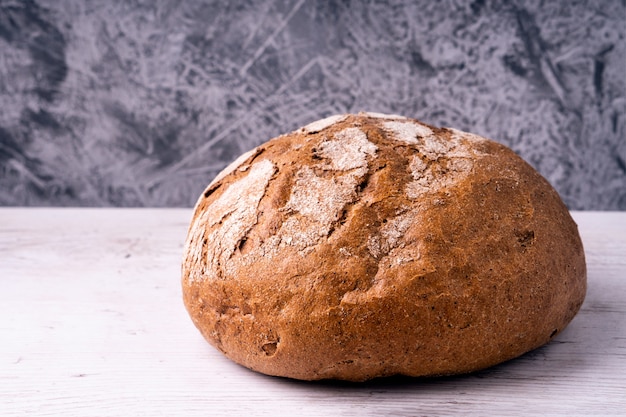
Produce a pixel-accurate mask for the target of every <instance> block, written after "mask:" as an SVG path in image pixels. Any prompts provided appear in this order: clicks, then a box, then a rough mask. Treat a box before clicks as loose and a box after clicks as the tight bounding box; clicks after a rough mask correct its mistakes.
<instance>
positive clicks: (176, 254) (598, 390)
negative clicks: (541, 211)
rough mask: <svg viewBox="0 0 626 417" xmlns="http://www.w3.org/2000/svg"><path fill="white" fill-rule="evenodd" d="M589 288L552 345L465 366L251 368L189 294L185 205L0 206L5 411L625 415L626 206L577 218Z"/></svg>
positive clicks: (0, 408)
mask: <svg viewBox="0 0 626 417" xmlns="http://www.w3.org/2000/svg"><path fill="white" fill-rule="evenodd" d="M573 215H574V218H575V219H576V221H577V222H578V224H579V227H580V231H581V235H582V238H583V241H584V244H585V249H586V253H587V264H588V276H589V290H588V293H587V299H586V301H585V304H584V305H583V307H582V310H581V312H580V313H579V315H578V316H577V317H576V318H575V319H574V320H573V322H572V323H571V324H570V326H569V327H568V328H567V329H566V330H565V331H564V332H563V333H561V334H560V335H559V336H558V337H557V338H556V339H555V340H554V341H553V342H552V343H550V344H549V345H547V346H545V347H543V348H540V349H538V350H536V351H534V352H531V353H529V354H527V355H525V356H523V357H521V358H518V359H516V360H513V361H510V362H508V363H505V364H502V365H500V366H497V367H494V368H492V369H488V370H486V371H483V372H479V373H476V374H472V375H467V376H459V377H451V378H441V379H406V378H405V379H398V378H396V379H387V380H378V381H374V382H369V383H365V384H346V383H338V382H317V383H306V382H298V381H292V380H287V379H282V378H273V377H268V376H264V375H260V374H257V373H254V372H251V371H248V370H246V369H244V368H242V367H240V366H238V365H236V364H234V363H232V362H230V361H229V360H227V359H226V358H224V357H223V356H222V355H221V354H220V353H219V352H218V351H216V350H214V349H213V348H212V347H211V346H209V345H208V344H207V343H206V342H205V341H204V339H202V337H201V336H200V333H199V332H198V331H196V329H195V328H194V326H193V324H192V323H191V320H190V319H189V318H188V316H187V313H186V311H185V309H184V307H183V304H182V301H181V289H180V283H179V280H180V273H179V268H180V259H181V253H182V244H183V240H184V237H185V234H186V231H187V225H188V222H189V220H190V216H191V211H190V210H186V209H44V208H37V209H36V208H29V209H24V208H0V416H43V415H57V416H72V415H79V416H159V415H165V416H177V415H180V416H196V415H197V416H200V415H202V416H238V415H241V416H272V417H278V416H292V415H298V416H383V415H386V416H404V415H480V416H482V415H499V416H504V415H530V416H539V415H564V416H573V415H626V212H623V213H615V212H613V213H609V212H607V213H600V212H575V213H573Z"/></svg>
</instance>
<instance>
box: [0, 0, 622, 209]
mask: <svg viewBox="0 0 626 417" xmlns="http://www.w3.org/2000/svg"><path fill="white" fill-rule="evenodd" d="M625 22H626V3H625V2H624V1H621V0H613V1H609V0H604V1H586V2H585V1H566V0H563V1H513V2H511V1H490V0H475V1H473V2H471V1H461V0H457V1H452V0H451V1H427V0H423V1H409V0H407V1H386V2H385V1H380V2H372V1H304V0H295V1H291V0H282V1H272V2H270V1H255V0H248V1H222V2H217V1H212V2H209V1H179V0H158V1H151V0H131V1H121V0H120V1H94V0H92V1H86V0H28V1H19V0H12V1H10V0H0V205H59V206H67V205H80V206H191V205H192V204H193V203H194V202H195V200H196V198H197V196H198V195H199V194H200V193H201V191H202V189H203V188H204V187H205V185H207V184H208V183H209V181H210V180H211V179H212V177H213V176H214V175H215V174H216V173H217V172H218V171H219V170H220V169H221V168H223V167H224V166H225V165H226V164H227V163H228V162H229V161H231V160H232V159H234V158H235V157H236V156H237V155H238V154H240V153H242V152H243V151H246V150H248V149H250V148H252V147H253V146H255V145H258V144H260V143H262V142H264V141H266V140H267V139H269V138H271V137H273V136H276V135H278V134H279V133H283V132H286V131H290V130H292V129H294V128H296V127H298V126H300V125H303V124H305V123H307V122H310V121H312V120H315V119H318V118H321V117H324V116H328V115H330V114H334V113H344V112H358V111H360V110H370V111H376V112H393V113H399V114H403V115H406V116H410V117H416V118H419V119H420V120H423V121H424V122H427V123H430V124H434V125H439V126H453V127H456V128H459V129H464V130H469V131H472V132H475V133H478V134H482V135H485V136H487V137H491V138H493V139H496V140H498V141H500V142H502V143H505V144H507V145H509V146H510V147H512V148H513V149H514V150H515V151H517V152H518V153H519V154H520V155H521V156H522V157H524V158H525V159H526V160H527V161H528V162H530V163H531V164H532V165H533V166H534V167H535V168H537V169H538V170H539V171H540V172H541V173H542V174H543V175H544V176H545V177H547V178H548V180H549V181H550V182H551V183H552V184H553V185H554V186H555V187H556V188H557V190H558V191H559V192H560V194H561V195H562V197H563V199H564V200H565V202H566V203H567V204H568V206H569V207H570V208H571V209H620V210H626V135H625V134H626V127H625V126H626V121H625V119H626V115H625V112H624V110H625V105H626V75H625V74H626V40H625V31H626V24H625Z"/></svg>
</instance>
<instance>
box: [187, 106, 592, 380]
mask: <svg viewBox="0 0 626 417" xmlns="http://www.w3.org/2000/svg"><path fill="white" fill-rule="evenodd" d="M242 159H245V160H242V161H240V165H239V166H231V167H230V168H229V172H228V173H227V174H226V175H224V176H223V177H221V178H220V179H219V180H217V181H214V182H213V183H212V184H211V185H210V186H209V187H208V188H207V190H206V191H205V193H204V194H203V195H202V196H201V198H200V199H199V201H198V204H197V206H196V209H195V213H194V217H193V220H192V223H191V226H190V229H189V236H188V240H187V243H186V246H185V258H184V261H183V278H182V284H183V294H184V301H185V305H186V307H187V309H188V311H189V313H190V316H191V318H192V319H193V321H194V323H195V325H196V326H197V327H198V328H199V329H200V331H201V332H202V334H203V335H204V337H205V338H206V339H207V340H208V341H209V342H210V343H211V344H212V345H213V346H215V347H216V348H218V349H219V350H221V351H222V352H223V353H224V354H225V355H227V356H228V357H230V358H231V359H232V360H234V361H235V362H238V363H240V364H242V365H244V366H247V367H249V368H251V369H254V370H256V371H259V372H263V373H266V374H270V375H280V376H287V377H292V378H298V379H305V380H314V379H325V378H336V379H344V380H353V381H362V380H367V379H370V378H374V377H379V376H387V375H394V374H403V375H411V376H427V375H448V374H456V373H464V372H471V371H474V370H477V369H481V368H485V367H488V366H491V365H494V364H497V363H499V362H502V361H505V360H508V359H511V358H514V357H516V356H519V355H521V354H522V353H525V352H527V351H529V350H531V349H534V348H536V347H538V346H541V345H542V344H544V343H546V342H548V341H549V340H550V339H551V338H552V337H553V336H554V335H555V334H556V333H558V332H560V331H561V330H562V329H563V328H564V327H565V326H566V325H567V324H568V323H569V321H570V320H571V319H572V318H573V317H574V315H575V314H576V312H577V311H578V309H579V308H580V305H581V304H582V302H583V299H584V295H585V290H586V268H585V259H584V253H583V248H582V244H581V241H580V237H579V235H578V230H577V227H576V224H575V223H574V221H573V220H572V218H571V217H570V215H569V212H568V211H567V208H566V207H565V206H564V204H563V203H562V201H561V199H560V198H559V196H558V194H557V193H556V191H555V190H554V189H553V188H552V187H551V186H550V185H549V184H548V183H547V181H546V180H545V179H544V178H543V177H541V176H540V175H539V174H538V173H537V172H536V171H535V170H534V169H532V168H531V167H530V166H529V165H528V164H526V163H525V162H524V161H523V160H522V159H521V158H519V157H518V156H517V155H515V153H513V152H512V151H511V150H510V149H508V148H506V147H504V146H502V145H499V144H497V143H495V142H492V141H489V140H487V139H484V138H480V137H478V136H475V135H471V134H468V133H463V132H459V131H456V130H453V129H439V128H435V127H432V126H428V125H425V124H423V123H420V122H418V121H415V120H410V119H406V118H403V117H401V116H386V115H380V114H368V113H361V114H358V115H342V116H335V117H332V118H329V119H325V120H322V121H318V122H315V123H313V124H311V125H309V126H307V127H304V128H302V129H300V130H298V131H295V132H292V133H290V134H287V135H283V136H280V137H278V138H275V139H272V140H271V141H269V142H267V143H265V144H263V145H261V146H260V147H259V148H257V149H256V150H254V151H252V152H250V154H249V156H248V157H247V158H242Z"/></svg>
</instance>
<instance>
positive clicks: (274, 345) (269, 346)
mask: <svg viewBox="0 0 626 417" xmlns="http://www.w3.org/2000/svg"><path fill="white" fill-rule="evenodd" d="M278 342H279V341H278V340H277V341H275V342H267V343H265V344H263V346H261V349H263V352H265V356H274V354H275V353H276V350H277V349H278Z"/></svg>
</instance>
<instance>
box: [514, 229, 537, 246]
mask: <svg viewBox="0 0 626 417" xmlns="http://www.w3.org/2000/svg"><path fill="white" fill-rule="evenodd" d="M515 236H517V243H519V244H520V246H521V247H523V248H527V247H529V246H532V244H533V243H534V241H535V232H534V231H532V230H526V231H524V232H516V233H515Z"/></svg>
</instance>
